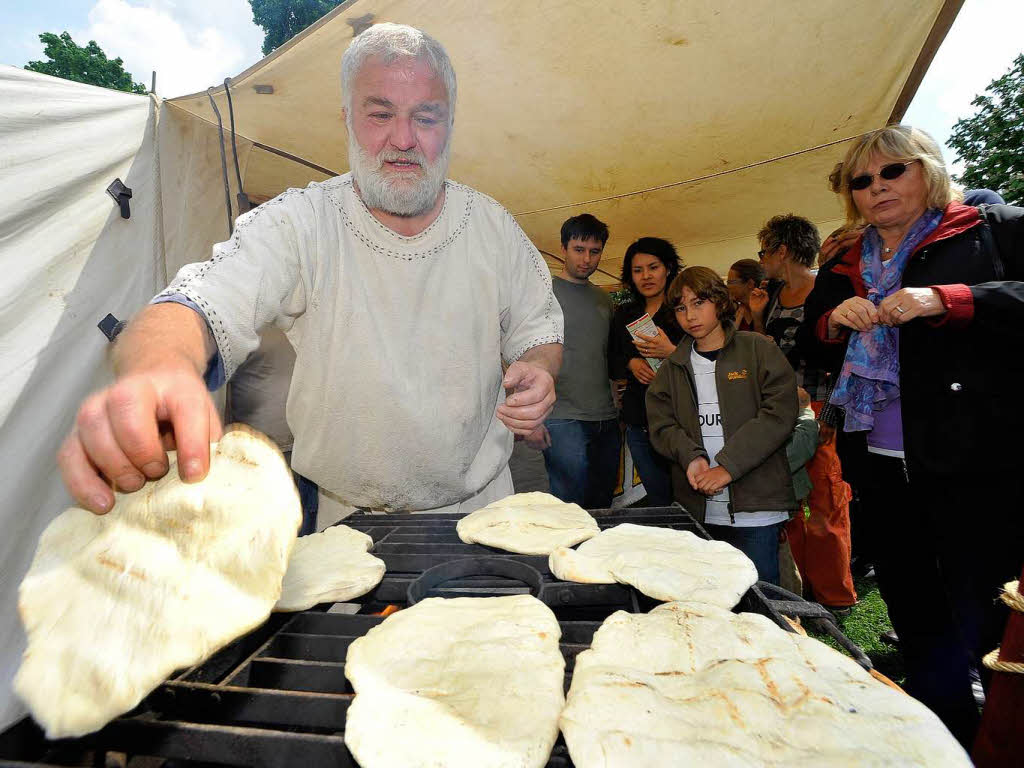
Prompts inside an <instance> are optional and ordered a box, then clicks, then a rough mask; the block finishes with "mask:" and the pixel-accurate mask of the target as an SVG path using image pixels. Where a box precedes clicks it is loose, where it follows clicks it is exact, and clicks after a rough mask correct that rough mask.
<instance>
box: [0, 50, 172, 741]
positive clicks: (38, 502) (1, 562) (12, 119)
mask: <svg viewBox="0 0 1024 768" xmlns="http://www.w3.org/2000/svg"><path fill="white" fill-rule="evenodd" d="M157 119H158V111H157V105H156V102H155V101H154V100H153V99H151V98H150V97H148V96H139V95H133V94H126V93H120V92H118V91H111V90H108V89H105V88H96V87H93V86H89V85H82V84H80V83H72V82H68V81H66V80H59V79H57V78H53V77H48V76H46V75H39V74H36V73H33V72H26V71H24V70H21V69H15V68H14V67H0V201H2V205H0V275H2V277H0V467H3V470H2V472H3V475H2V486H3V491H2V492H0V498H2V502H0V530H2V531H3V534H2V535H0V725H5V724H7V723H9V722H11V721H12V720H13V719H15V718H16V717H20V715H21V714H22V713H23V712H24V710H23V708H22V707H21V705H20V703H19V702H17V701H16V700H14V699H13V697H12V694H11V679H12V677H13V675H14V672H15V670H16V669H17V665H18V662H19V660H20V657H21V652H22V650H23V649H24V647H25V645H24V635H23V632H22V628H21V624H20V622H19V621H18V618H17V610H16V603H17V586H18V584H19V583H20V581H21V578H22V576H23V575H24V574H25V571H26V570H27V569H28V565H29V562H30V560H31V558H32V555H33V553H34V551H35V546H36V542H37V541H38V539H39V534H40V533H41V532H42V529H43V528H44V527H45V526H46V525H47V523H49V522H50V520H52V519H53V518H54V516H55V515H56V514H57V513H58V512H59V511H61V510H62V509H64V508H65V507H66V506H67V504H68V497H67V494H66V493H65V491H64V488H63V485H62V484H61V479H60V476H59V474H58V472H57V468H56V464H55V460H54V456H55V454H56V451H57V448H58V446H59V445H60V441H61V438H62V437H63V435H64V434H66V433H67V432H68V430H69V429H70V428H71V426H72V422H73V419H74V415H75V411H76V410H77V407H78V403H79V402H81V401H82V400H83V399H84V398H85V397H86V396H87V395H88V394H89V392H90V391H92V390H93V389H96V388H98V387H99V386H101V385H102V384H104V383H105V382H106V381H108V380H109V373H108V369H107V366H106V365H105V364H104V359H105V355H106V350H107V341H106V338H105V337H104V336H103V334H101V333H100V332H99V330H97V328H96V324H97V322H98V321H99V320H100V319H102V318H103V317H104V315H106V314H107V313H108V312H109V313H113V314H115V315H117V316H118V317H121V318H125V317H128V316H129V315H131V314H132V313H133V312H135V311H136V310H137V309H138V308H139V307H140V306H141V305H142V304H143V303H144V302H145V301H146V300H147V299H148V298H149V297H151V296H152V295H153V293H154V291H155V290H157V289H158V288H159V286H160V285H161V284H163V282H164V281H165V279H166V273H165V269H164V261H163V238H162V235H161V232H160V223H161V215H160V189H159V166H158V157H157V152H156V134H157V127H158V125H157ZM115 178H120V179H121V180H122V181H123V182H124V183H125V184H126V185H127V186H129V187H130V188H131V189H132V191H133V194H134V197H133V198H132V201H131V218H129V219H122V218H121V216H120V212H119V209H118V206H117V205H116V204H115V203H114V201H113V200H112V199H111V198H110V197H109V196H108V195H107V194H106V192H105V189H106V187H107V185H108V184H110V183H111V182H112V181H113V180H114V179H115Z"/></svg>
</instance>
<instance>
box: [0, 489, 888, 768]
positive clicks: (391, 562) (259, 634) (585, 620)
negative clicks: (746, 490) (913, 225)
mask: <svg viewBox="0 0 1024 768" xmlns="http://www.w3.org/2000/svg"><path fill="white" fill-rule="evenodd" d="M591 514H593V516H594V518H595V519H596V520H597V521H598V524H599V525H600V526H601V528H602V529H605V528H609V527H612V526H615V525H618V524H620V523H624V522H630V523H637V524H641V525H657V526H663V527H669V528H673V529H676V530H689V531H691V532H693V533H694V534H696V535H698V536H700V537H702V538H705V539H708V538H710V536H708V534H707V531H706V530H704V528H703V527H702V526H701V525H700V524H699V523H697V522H696V521H695V520H694V519H693V517H692V516H690V515H689V514H688V513H687V512H686V511H685V510H683V509H682V508H681V507H679V506H677V505H676V506H672V507H653V508H634V509H620V510H614V509H611V510H593V511H592V512H591ZM459 517H460V515H444V514H422V515H401V516H397V515H395V516H380V515H372V514H367V513H357V514H356V515H354V516H352V517H349V518H348V519H346V520H344V521H342V523H343V524H345V525H348V526H350V527H352V528H356V529H358V530H362V531H364V532H366V533H368V534H369V535H370V536H371V537H372V538H373V540H374V546H373V548H372V549H371V552H372V553H373V554H375V555H376V556H378V557H380V558H381V559H383V560H384V561H385V564H386V565H387V572H386V574H385V577H384V579H383V580H382V582H381V583H380V585H378V586H377V587H376V588H375V589H374V590H373V591H372V592H370V593H369V594H368V595H366V596H364V597H363V598H360V599H359V600H356V601H353V602H355V603H358V605H359V609H358V613H357V614H355V615H349V614H341V613H328V612H326V609H327V608H328V607H329V606H319V607H318V609H316V610H313V611H306V612H302V613H295V614H272V615H271V617H270V618H269V619H268V620H267V622H266V623H264V624H263V625H262V626H261V627H259V628H258V629H256V630H254V631H253V632H251V633H249V634H248V635H245V636H244V637H242V638H239V639H238V640H236V641H235V642H233V643H231V644H230V645H228V646H227V647H225V648H223V649H221V650H220V651H219V652H218V653H216V654H215V655H214V656H212V657H211V658H210V659H208V660H207V661H206V662H204V663H203V664H200V665H197V666H196V667H193V668H192V669H188V670H184V671H182V672H180V673H177V674H175V675H173V676H172V677H171V678H169V679H168V680H167V681H166V682H164V683H163V684H161V685H160V686H159V687H158V688H157V689H156V690H155V691H153V693H151V694H150V695H149V696H148V697H147V698H146V699H145V700H144V701H143V702H142V704H140V705H139V707H138V708H136V710H135V711H133V712H130V713H127V714H126V715H124V716H122V717H119V718H117V719H115V720H114V721H113V722H112V723H110V724H109V725H108V726H106V727H105V728H103V729H102V730H100V731H99V732H97V733H95V734H91V735H89V736H86V737H83V738H82V739H75V740H65V741H57V742H50V741H47V740H45V738H43V735H42V732H41V731H40V730H39V728H38V727H37V726H36V725H35V723H34V722H33V721H32V720H31V719H30V718H25V719H24V720H22V721H20V722H19V723H17V724H15V725H14V726H12V727H11V728H9V729H8V730H7V731H5V732H4V733H2V734H0V767H2V766H27V765H34V766H48V765H83V764H86V765H88V764H89V763H88V762H85V763H83V762H82V760H83V759H85V760H89V759H92V760H93V761H99V762H94V763H93V764H98V765H102V764H103V761H104V759H105V757H104V756H105V755H107V754H109V753H124V754H125V755H146V756H151V757H165V758H173V759H174V760H175V762H176V764H181V763H180V762H179V761H186V762H187V761H199V762H201V763H205V764H211V763H212V764H217V765H232V766H266V767H267V768H270V767H271V766H281V765H301V764H307V765H315V766H324V768H347V767H348V766H355V765H356V764H355V762H354V761H353V760H352V758H351V756H350V755H349V753H348V750H347V749H346V748H345V747H344V738H343V729H344V714H345V711H346V710H347V708H348V705H349V703H350V702H351V699H352V693H351V689H350V688H349V686H348V682H347V680H345V678H344V651H345V649H347V647H348V644H349V643H351V641H352V640H353V639H355V638H356V637H359V636H361V635H363V634H365V633H366V632H367V631H368V630H369V629H370V628H371V627H372V626H375V625H376V624H379V623H380V622H381V621H383V620H384V619H383V618H382V617H379V616H373V615H369V614H372V613H374V612H377V611H379V610H381V609H382V608H383V607H384V606H385V605H386V604H396V605H405V604H406V595H407V592H408V588H409V585H410V583H412V582H413V581H414V580H415V579H417V578H418V577H419V576H420V575H421V574H422V573H423V571H424V570H426V569H427V568H429V567H432V566H434V565H438V564H440V563H444V562H448V561H450V560H452V559H458V558H472V557H480V556H487V557H509V558H513V559H515V560H519V561H521V562H525V563H527V564H529V565H531V566H533V567H534V568H536V569H537V570H538V571H540V573H541V574H543V577H544V581H543V587H542V592H541V599H542V600H544V601H545V603H546V604H548V605H549V606H550V607H551V608H552V610H553V611H554V612H555V615H556V616H557V617H558V618H559V624H560V626H561V628H562V641H561V643H560V647H561V650H562V653H563V656H564V657H565V659H566V680H565V685H566V690H568V686H569V682H570V679H571V673H572V668H573V665H574V663H575V657H576V655H577V654H578V653H580V652H581V651H583V650H585V649H586V648H588V647H589V644H590V640H591V638H592V637H593V633H594V632H595V631H596V630H597V628H598V627H599V626H600V624H601V621H602V620H603V619H604V618H605V617H606V616H608V615H610V614H611V613H613V612H614V611H616V610H628V611H633V612H639V611H647V610H649V609H650V608H651V607H653V606H654V605H656V604H657V602H656V601H652V600H650V599H649V598H646V597H645V596H643V595H641V594H639V593H638V592H637V591H636V590H634V589H632V588H629V587H625V586H623V585H619V584H576V583H571V582H562V581H558V580H557V579H555V577H554V576H552V574H551V573H550V571H549V570H548V567H547V558H546V557H537V556H530V555H516V554H513V553H509V552H503V551H499V550H494V549H491V548H489V547H483V546H480V545H474V544H464V543H462V542H461V541H460V540H459V539H458V536H457V534H456V533H455V523H456V521H457V520H458V519H459ZM762 586H764V587H765V588H768V587H770V585H757V586H754V587H752V588H751V589H750V590H748V592H747V594H745V595H744V596H743V599H742V600H741V602H740V604H739V605H738V606H737V607H736V610H737V611H750V612H754V613H760V614H762V615H765V616H767V617H769V618H770V619H771V620H772V621H774V622H775V623H776V624H778V625H779V626H780V627H782V628H783V629H786V630H787V631H793V630H792V627H791V625H790V624H789V622H787V621H786V619H785V618H784V617H783V614H784V613H786V614H789V615H798V616H801V617H803V618H804V619H805V620H806V619H811V620H816V619H817V620H821V619H823V618H824V617H828V618H829V619H831V615H830V614H828V612H827V611H824V609H822V608H821V607H820V606H818V605H817V604H814V603H807V602H806V601H803V600H801V599H800V598H798V597H797V596H795V595H790V594H788V593H782V592H781V591H779V590H778V589H777V588H772V589H773V590H774V591H773V593H772V597H773V598H774V599H768V598H767V597H766V596H765V593H764V591H763V590H762V588H761V587H762ZM481 591H484V592H485V593H487V594H513V593H519V592H526V591H527V588H526V587H525V586H524V585H523V584H521V583H519V582H515V581H514V580H509V579H505V578H500V577H465V578H459V579H454V580H452V581H449V582H447V583H446V584H444V585H443V586H440V587H438V588H436V589H433V590H431V591H430V592H429V593H428V594H429V595H441V596H448V597H453V596H461V595H473V594H476V595H479V594H480V593H481ZM823 623H824V622H823ZM832 625H833V627H834V622H833V623H832ZM835 633H836V634H838V636H839V637H840V638H842V640H845V642H846V643H847V644H849V645H850V646H852V648H854V649H856V650H857V651H860V649H859V648H857V647H856V646H854V645H853V644H852V643H850V642H849V640H846V638H845V637H844V636H842V633H841V632H839V631H838V628H836V629H835ZM861 655H863V654H862V652H861ZM864 659H866V657H864ZM858 660H859V659H858ZM868 664H870V662H868ZM338 724H340V725H341V728H336V727H333V726H336V725H338ZM571 765H572V763H571V761H570V759H569V756H568V752H567V750H566V748H565V744H564V742H563V740H562V738H561V737H559V739H558V742H557V743H556V745H555V749H554V750H553V752H552V755H551V758H550V760H549V761H548V763H547V766H548V768H570V766H571Z"/></svg>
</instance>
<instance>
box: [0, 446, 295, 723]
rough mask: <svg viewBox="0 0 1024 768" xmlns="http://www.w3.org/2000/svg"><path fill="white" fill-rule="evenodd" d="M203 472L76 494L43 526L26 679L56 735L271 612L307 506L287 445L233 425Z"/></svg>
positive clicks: (98, 717)
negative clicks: (186, 478)
mask: <svg viewBox="0 0 1024 768" xmlns="http://www.w3.org/2000/svg"><path fill="white" fill-rule="evenodd" d="M210 452H211V456H210V472H209V474H208V475H207V477H206V479H204V480H203V481H202V482H199V483H194V484H187V483H183V482H182V481H181V480H180V479H179V478H178V468H177V462H176V456H175V454H174V453H171V454H170V456H169V459H170V471H168V473H167V474H166V475H165V476H164V477H163V478H161V479H160V480H156V481H150V482H147V483H146V485H145V486H144V487H143V488H142V489H141V490H139V491H136V492H135V493H125V494H122V493H118V494H115V503H114V507H113V509H112V510H111V511H110V512H108V513H107V514H106V515H102V516H100V515H94V514H93V513H92V512H89V511H87V510H84V509H80V508H77V507H72V508H71V509H68V510H66V511H64V512H63V513H61V514H60V515H59V516H58V517H57V518H56V519H55V520H54V521H53V522H52V523H50V524H49V525H48V526H47V527H46V530H44V531H43V534H42V536H41V537H40V540H39V547H38V549H37V550H36V554H35V558H34V559H33V561H32V565H31V566H30V567H29V571H28V574H27V575H26V576H25V579H24V581H23V582H22V584H21V590H20V593H19V604H18V607H19V611H20V613H21V619H22V622H23V623H24V625H25V630H26V633H27V635H28V649H27V650H26V651H25V656H24V658H23V660H22V664H21V668H20V669H19V670H18V673H17V675H16V677H15V679H14V688H15V690H16V691H17V693H18V695H19V696H20V697H21V698H22V699H23V700H24V701H25V703H26V704H27V705H28V707H29V709H30V710H31V712H32V715H33V716H34V717H35V719H36V720H37V721H38V722H39V723H40V724H41V725H42V726H43V727H44V728H45V729H46V735H47V737H49V738H51V739H54V738H64V737H71V736H81V735H83V734H86V733H90V732H92V731H95V730H97V729H99V728H101V727H102V726H103V725H105V724H106V723H107V722H109V721H110V720H112V719H113V718H114V717H116V716H118V715H120V714H122V713H124V712H126V711H128V710H130V709H131V708H132V707H134V706H135V705H136V704H138V703H139V702H140V701H141V700H142V699H143V697H145V696H146V695H147V694H148V693H149V692H150V691H152V690H153V689H154V688H155V687H156V686H157V685H158V684H159V683H160V682H161V681H163V680H164V679H165V678H166V677H167V676H168V675H170V674H171V673H172V672H174V671H175V670H176V669H181V668H184V667H189V666H192V665H194V664H197V663H199V662H200V661H202V660H204V659H205V658H207V657H208V656H209V655H210V654H212V653H213V652H214V651H216V650H217V649H218V648H220V647H222V646H224V645H226V644H227V643H229V642H230V641H232V640H234V639H235V638H236V637H238V636H239V635H242V634H244V633H245V632H248V631H249V630H251V629H253V628H255V627H257V626H258V625H259V624H261V623H262V622H263V621H264V620H265V619H266V618H267V616H268V615H269V614H270V609H271V608H272V607H273V605H274V603H275V602H277V599H278V597H279V596H280V593H281V579H282V577H283V576H284V573H285V569H286V567H287V565H288V556H289V554H290V552H291V549H292V545H293V543H294V542H295V536H296V533H297V531H298V527H299V524H300V522H301V519H302V512H301V509H300V505H299V496H298V492H297V491H296V489H295V484H294V483H293V481H292V476H291V471H290V470H289V469H288V466H287V464H286V463H285V461H284V457H283V456H282V455H281V453H280V451H279V450H278V449H277V447H276V446H274V445H273V444H272V443H271V442H270V441H269V440H267V438H265V437H263V436H262V435H259V434H258V433H250V432H246V431H240V430H235V431H229V432H227V433H226V434H225V435H224V437H223V438H222V439H221V440H220V442H219V443H214V444H213V445H211V447H210Z"/></svg>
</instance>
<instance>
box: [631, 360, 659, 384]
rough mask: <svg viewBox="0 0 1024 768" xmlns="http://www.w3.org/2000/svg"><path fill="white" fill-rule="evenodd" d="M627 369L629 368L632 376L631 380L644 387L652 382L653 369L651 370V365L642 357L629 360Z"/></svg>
mask: <svg viewBox="0 0 1024 768" xmlns="http://www.w3.org/2000/svg"><path fill="white" fill-rule="evenodd" d="M627 367H628V368H629V372H630V373H632V374H633V378H635V379H636V380H637V381H639V382H640V383H641V384H643V385H645V386H646V385H647V384H650V383H651V382H652V381H654V369H653V368H651V364H650V363H648V362H647V361H646V360H644V359H643V358H642V357H633V358H630V360H629V363H628V365H627Z"/></svg>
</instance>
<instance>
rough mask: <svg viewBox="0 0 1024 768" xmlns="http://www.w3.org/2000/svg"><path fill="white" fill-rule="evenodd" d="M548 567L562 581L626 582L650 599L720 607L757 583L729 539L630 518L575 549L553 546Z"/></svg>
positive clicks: (750, 565)
mask: <svg viewBox="0 0 1024 768" xmlns="http://www.w3.org/2000/svg"><path fill="white" fill-rule="evenodd" d="M548 567H549V568H550V569H551V573H553V574H554V575H555V576H557V577H558V578H560V579H562V580H564V581H578V582H582V583H585V584H614V583H616V582H618V583H620V584H630V585H632V586H634V587H636V588H637V589H639V590H640V591H641V592H643V593H644V594H645V595H647V596H648V597H653V598H654V599H655V600H666V601H670V600H687V601H690V602H699V603H710V604H711V605H718V606H721V607H723V608H732V607H733V606H734V605H736V603H738V602H739V601H740V598H741V597H743V594H744V593H745V592H746V591H747V590H748V589H750V587H751V586H753V585H754V584H756V583H757V568H756V567H755V566H754V564H753V562H751V560H750V558H748V557H747V556H746V555H744V554H743V553H742V552H740V551H739V550H738V549H736V548H735V547H733V546H732V545H731V544H727V543H725V542H724V541H708V540H707V539H702V538H700V537H699V536H696V535H694V534H692V533H690V532H689V531H676V530H673V529H671V528H657V527H655V526H648V525H634V524H632V523H624V524H622V525H617V526H615V527H614V528H608V529H606V530H604V531H601V533H599V534H598V535H597V536H595V537H594V538H592V539H590V540H589V541H586V542H584V543H583V544H581V545H580V546H579V547H578V548H577V549H575V550H573V549H568V548H566V547H561V548H559V549H556V550H555V551H554V552H552V553H551V556H550V557H549V558H548Z"/></svg>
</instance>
